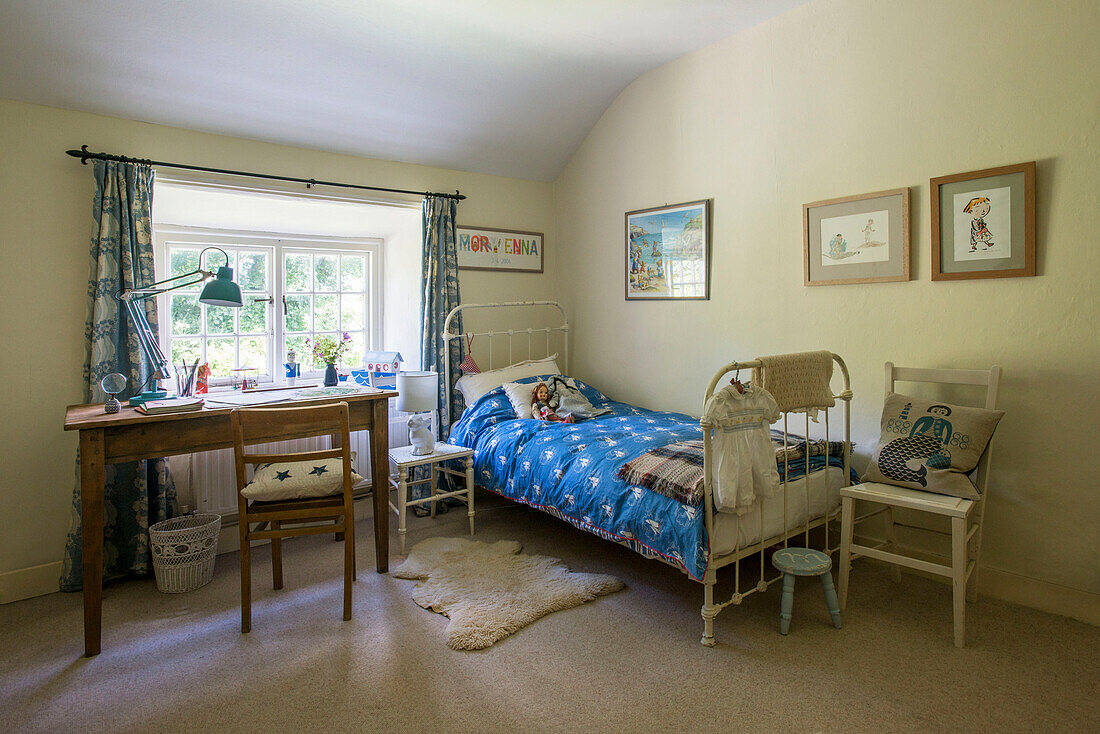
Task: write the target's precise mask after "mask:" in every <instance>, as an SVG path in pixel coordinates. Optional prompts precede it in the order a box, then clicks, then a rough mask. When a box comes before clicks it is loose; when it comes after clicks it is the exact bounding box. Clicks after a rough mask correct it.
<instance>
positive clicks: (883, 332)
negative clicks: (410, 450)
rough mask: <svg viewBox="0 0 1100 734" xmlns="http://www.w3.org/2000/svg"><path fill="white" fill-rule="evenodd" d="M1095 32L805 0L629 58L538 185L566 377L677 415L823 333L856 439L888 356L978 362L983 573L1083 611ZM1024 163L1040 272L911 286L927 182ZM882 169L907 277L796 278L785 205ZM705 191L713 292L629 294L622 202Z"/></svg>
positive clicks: (922, 268)
mask: <svg viewBox="0 0 1100 734" xmlns="http://www.w3.org/2000/svg"><path fill="white" fill-rule="evenodd" d="M1098 28H1100V4H1097V3H1096V2H1094V0H1087V1H1082V2H1060V3H1035V2H1026V1H1013V2H1001V1H1000V0H998V1H997V2H993V1H992V0H990V1H988V2H958V1H957V0H949V1H947V0H929V1H926V2H919V3H894V2H891V3H883V2H881V1H880V0H815V1H814V2H811V3H809V4H807V5H805V6H802V7H800V8H797V9H795V10H793V11H791V12H789V13H786V14H784V15H782V16H779V17H777V18H775V19H773V20H771V21H769V22H767V23H765V24H763V25H761V26H758V27H755V28H752V29H750V30H747V31H744V32H742V33H739V34H737V35H735V36H733V37H731V38H728V39H726V40H723V41H721V42H719V43H717V44H714V45H712V46H710V47H707V48H705V49H703V50H701V51H698V52H696V53H693V54H690V55H689V56H686V57H683V58H681V59H679V60H677V61H674V62H672V63H670V64H668V65H666V66H663V67H661V68H659V69H656V70H654V71H652V72H650V73H648V74H646V75H644V76H642V77H641V78H639V79H638V80H636V81H635V82H634V83H632V84H631V85H630V86H629V87H628V88H627V89H626V90H625V91H624V92H623V93H622V94H621V95H620V96H619V98H618V99H617V100H616V101H615V102H614V103H613V104H612V105H611V106H610V108H609V109H608V110H607V111H606V112H605V114H604V115H603V117H602V119H601V120H600V121H599V123H598V124H597V125H596V126H595V128H594V129H593V130H592V131H591V133H590V134H589V135H588V137H587V139H586V140H585V141H584V142H583V144H582V145H581V146H580V148H579V149H578V151H577V152H576V154H575V155H574V157H573V158H572V160H571V162H570V163H569V164H568V166H567V168H566V170H565V171H564V172H563V174H562V175H561V176H560V178H559V179H558V180H557V181H556V182H555V184H554V196H555V214H556V217H557V229H556V231H557V235H558V239H559V240H560V241H561V242H562V248H563V250H564V253H563V257H564V258H566V259H567V260H568V261H569V266H568V274H569V278H568V281H567V284H566V286H565V288H566V299H567V303H568V305H569V307H570V309H571V312H572V317H573V320H574V323H575V325H576V328H575V331H574V336H575V345H576V349H575V355H576V359H575V361H574V365H575V369H574V372H576V373H577V374H578V375H580V376H581V377H583V378H585V379H588V380H591V381H592V382H593V383H595V384H596V385H597V386H599V387H600V388H601V389H603V390H604V391H607V392H609V393H611V394H613V395H614V396H616V397H618V398H622V399H626V400H629V401H631V402H639V403H642V404H645V405H651V406H654V407H657V408H663V409H675V410H681V411H686V412H690V413H693V414H698V412H699V411H700V408H701V406H700V403H701V396H702V392H703V389H704V387H705V384H706V380H707V379H708V378H709V376H710V375H711V373H712V372H713V370H714V369H715V368H717V367H719V366H720V365H722V364H723V363H725V362H727V361H729V360H732V359H737V358H751V357H754V356H758V355H763V354H772V353H777V352H786V351H801V350H808V349H830V350H832V351H835V352H837V353H838V354H840V355H842V356H843V357H844V358H845V360H846V361H847V363H848V365H849V366H850V367H851V371H852V378H853V389H854V391H855V395H856V400H855V403H854V406H853V409H854V427H855V431H854V437H855V440H856V441H858V442H859V444H860V446H859V450H860V451H861V452H862V453H863V454H867V453H869V452H870V451H871V450H872V448H873V446H874V443H875V439H876V438H877V435H878V433H877V421H878V415H879V411H880V409H881V404H882V403H881V394H882V390H883V362H884V361H886V360H888V359H889V360H894V361H895V362H897V363H899V364H903V365H911V366H933V367H946V366H956V367H974V368H977V367H987V366H989V365H990V364H993V363H997V364H999V365H1001V366H1002V367H1003V368H1004V382H1003V387H1002V399H1001V403H1002V407H1004V409H1005V410H1006V411H1007V417H1006V418H1005V420H1004V421H1003V423H1002V426H1001V428H1000V429H999V431H998V434H997V450H996V454H995V463H994V473H993V475H992V479H993V492H994V494H993V495H992V499H991V501H990V503H989V510H988V524H987V528H986V537H985V543H984V557H983V565H984V566H985V567H986V568H988V569H993V570H994V573H993V574H986V578H985V579H984V580H983V585H984V587H985V588H986V589H987V590H991V591H992V592H993V593H996V594H998V595H1001V596H1006V597H1008V598H1015V599H1017V600H1021V601H1025V602H1029V603H1037V604H1039V605H1040V606H1042V605H1043V602H1042V600H1037V599H1036V598H1034V597H1035V596H1036V595H1037V594H1038V595H1046V596H1051V595H1053V596H1058V595H1059V594H1061V595H1063V596H1065V597H1067V598H1071V601H1069V602H1067V603H1066V604H1065V605H1063V606H1062V607H1059V610H1061V611H1066V612H1067V613H1072V614H1076V615H1078V616H1085V617H1089V618H1091V619H1093V620H1094V621H1095V620H1097V619H1100V611H1098V610H1100V602H1098V599H1097V597H1096V596H1095V594H1096V593H1097V592H1100V554H1098V549H1097V539H1098V537H1100V532H1098V531H1097V528H1098V527H1100V493H1098V492H1097V491H1096V485H1097V481H1096V478H1095V475H1094V473H1093V472H1092V471H1091V465H1092V463H1093V462H1092V457H1093V456H1094V454H1095V453H1096V449H1095V446H1094V442H1095V440H1096V438H1097V426H1098V420H1097V416H1098V413H1100V390H1098V387H1097V375H1098V373H1097V364H1100V338H1098V337H1097V332H1096V321H1097V318H1098V316H1100V308H1098V307H1097V301H1096V296H1097V286H1096V283H1097V271H1098V269H1100V248H1098V247H1097V242H1096V239H1097V237H1096V212H1097V208H1098V204H1100V194H1098V192H1100V140H1098V137H1097V132H1098V131H1097V125H1098V120H1100V53H1098V50H1097V49H1098V44H1097V42H1096V37H1095V36H1096V31H1097V29H1098ZM1028 160H1037V161H1038V185H1037V191H1038V207H1037V208H1038V215H1037V216H1038V264H1039V277H1035V278H1012V279H997V280H982V281H978V280H975V281H963V282H948V283H933V282H931V280H930V274H929V273H930V258H931V255H930V251H929V242H930V233H929V204H928V201H929V187H928V179H929V178H930V177H933V176H940V175H945V174H950V173H956V172H962V171H970V170H975V169H980V168H986V167H992V166H999V165H1006V164H1011V163H1017V162H1021V161H1028ZM902 186H910V187H912V204H913V207H912V220H913V224H912V266H913V278H912V281H911V282H908V283H886V284H872V285H848V286H831V287H818V288H807V287H804V286H803V284H802V223H801V213H802V209H801V207H802V204H804V203H806V202H810V201H817V200H820V199H827V198H833V197H838V196H845V195H849V194H860V193H865V192H871V191H878V190H883V189H891V188H896V187H902ZM701 198H712V199H713V200H714V207H713V223H714V230H713V260H712V268H713V269H712V274H711V299H710V300H709V301H706V302H685V303H672V302H651V303H638V302H630V303H627V302H625V301H624V299H623V285H622V278H623V275H622V273H623V247H624V245H623V239H624V234H623V213H624V212H625V211H627V210H630V209H638V208H643V207H648V206H655V205H661V204H665V203H675V202H681V201H690V200H694V199H701ZM908 540H909V541H910V542H912V543H915V544H921V543H922V542H923V541H922V540H921V539H919V538H916V537H910V538H909V539H908ZM996 571H1000V572H1001V573H999V574H998V573H996ZM1031 579H1038V580H1041V581H1044V582H1048V585H1044V586H1042V587H1041V589H1040V590H1039V591H1034V590H1030V591H1029V590H1028V589H1029V586H1031V584H1030V581H1029V580H1031ZM1079 592H1088V593H1084V594H1082V593H1079ZM1074 605H1076V606H1074ZM1088 605H1091V611H1089V610H1088V609H1085V606H1088ZM1055 606H1057V605H1055Z"/></svg>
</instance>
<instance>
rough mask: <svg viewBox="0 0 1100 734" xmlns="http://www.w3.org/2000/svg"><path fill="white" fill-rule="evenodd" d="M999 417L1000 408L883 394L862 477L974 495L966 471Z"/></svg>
mask: <svg viewBox="0 0 1100 734" xmlns="http://www.w3.org/2000/svg"><path fill="white" fill-rule="evenodd" d="M1003 415H1004V411H1003V410H985V409H984V408H970V407H967V406H962V405H950V404H948V403H941V402H935V401H932V400H924V399H922V398H912V397H908V396H906V395H898V394H897V393H887V395H886V403H885V404H884V405H883V407H882V425H881V431H882V433H881V435H880V436H879V440H878V448H877V449H875V453H874V455H873V456H872V457H871V464H870V465H869V466H868V467H867V471H865V472H864V473H863V481H865V482H882V483H884V484H896V485H898V486H901V487H910V488H911V489H922V490H925V491H927V492H935V493H937V494H947V495H951V496H952V497H963V498H966V499H978V496H979V495H978V490H977V488H976V487H975V485H974V482H973V480H972V479H971V478H970V477H969V476H967V474H968V473H970V472H971V471H973V470H974V467H976V466H977V465H978V460H979V459H981V458H982V454H983V453H985V448H986V446H988V445H989V441H990V439H992V438H993V431H994V430H995V429H996V428H997V423H999V422H1000V420H1001V417H1002V416H1003Z"/></svg>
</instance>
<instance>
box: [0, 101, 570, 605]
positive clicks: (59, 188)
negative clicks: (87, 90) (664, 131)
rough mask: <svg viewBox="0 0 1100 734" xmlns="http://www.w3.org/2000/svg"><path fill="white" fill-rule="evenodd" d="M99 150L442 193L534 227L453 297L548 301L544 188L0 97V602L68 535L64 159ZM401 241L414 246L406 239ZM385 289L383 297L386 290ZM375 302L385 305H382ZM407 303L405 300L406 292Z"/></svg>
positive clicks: (54, 572)
mask: <svg viewBox="0 0 1100 734" xmlns="http://www.w3.org/2000/svg"><path fill="white" fill-rule="evenodd" d="M84 143H86V144H87V145H88V146H89V148H90V149H92V150H105V151H108V152H112V153H123V154H127V155H136V156H142V157H149V158H153V159H158V160H168V161H179V162H183V163H193V164H198V165H210V166H216V167H219V168H234V169H240V170H246V171H262V172H265V173H275V174H282V175H290V176H303V177H313V178H320V179H327V180H333V181H347V182H350V183H363V184H368V185H382V186H392V187H397V188H408V189H414V190H424V189H429V190H433V191H454V190H455V189H461V190H462V192H463V193H464V194H466V195H467V196H468V197H469V198H468V199H467V200H466V201H463V202H460V204H459V207H458V212H459V222H460V223H462V222H468V223H473V224H478V225H485V226H495V227H514V228H517V229H524V230H537V231H542V232H545V233H546V238H547V242H548V244H549V245H550V246H549V248H548V252H547V254H546V273H545V274H543V275H532V274H499V273H484V272H473V271H470V272H466V271H464V272H463V273H462V275H461V288H462V292H463V300H465V301H473V300H483V299H490V298H491V299H493V300H513V299H520V298H549V297H555V295H556V292H555V286H554V283H555V273H556V272H557V267H558V264H559V263H558V260H557V258H556V257H555V252H556V248H555V245H554V243H555V238H554V235H553V231H552V229H553V221H552V211H551V187H550V184H549V183H543V182H531V181H520V180H517V179H508V178H501V177H496V176H487V175H481V174H473V173H464V172H461V171H450V170H443V169H436V168H428V167H424V166H416V165H409V164H402V163H393V162H386V161H378V160H369V159H365V158H358V157H354V156H347V155H335V154H329V153H322V152H318V151H314V150H305V149H300V148H290V147H284V146H278V145H272V144H268V143H262V142H255V141H246V140H241V139H237V138H229V137H223V136H217V135H208V134H204V133H198V132H193V131H188V130H181V129H177V128H170V127H164V126H160V125H150V124H145V123H140V122H133V121H127V120H119V119H113V118H109V117H101V116H97V115H90V114H84V113H79V112H71V111H65V110H59V109H53V108H48V107H41V106H36V105H29V104H23V103H19V102H12V101H7V100H0V223H2V227H0V243H2V244H0V294H3V295H2V296H0V299H2V300H0V344H2V347H0V411H2V414H3V416H4V420H5V422H6V423H7V425H8V428H7V430H5V431H4V432H3V434H4V440H3V447H2V449H0V602H3V601H6V600H10V599H12V598H18V597H19V596H23V595H27V594H29V593H44V592H46V591H50V590H53V589H56V588H57V586H56V581H57V577H58V574H59V565H58V562H59V560H60V558H61V555H62V550H63V546H64V540H65V533H66V532H67V530H68V527H69V508H70V503H71V500H72V489H73V482H74V477H75V473H74V468H75V464H74V459H75V456H76V437H75V436H74V435H73V434H67V433H63V432H62V430H61V424H62V419H63V417H64V411H65V406H66V405H67V404H69V403H77V402H80V399H81V377H80V375H81V362H82V360H83V330H84V318H85V307H86V303H85V300H86V299H85V292H86V287H87V280H88V240H89V234H90V228H91V201H92V191H93V186H92V177H91V169H90V168H88V167H83V166H81V165H80V163H79V162H78V161H76V160H75V159H73V158H70V157H68V156H66V155H65V154H64V151H65V150H67V149H69V148H77V147H80V145H81V144H84ZM399 244H400V246H404V247H413V248H416V249H417V250H418V249H419V247H420V243H419V241H417V242H402V243H399ZM389 295H392V294H389ZM390 300H391V299H390V298H387V301H390ZM405 300H406V301H407V304H408V307H409V308H417V307H418V303H419V298H418V295H417V294H416V293H415V292H410V293H409V294H407V298H406V299H405Z"/></svg>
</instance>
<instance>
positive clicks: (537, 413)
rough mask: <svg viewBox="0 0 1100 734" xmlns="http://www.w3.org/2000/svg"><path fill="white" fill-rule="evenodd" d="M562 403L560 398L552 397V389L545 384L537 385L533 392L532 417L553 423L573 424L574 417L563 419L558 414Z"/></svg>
mask: <svg viewBox="0 0 1100 734" xmlns="http://www.w3.org/2000/svg"><path fill="white" fill-rule="evenodd" d="M560 402H561V400H560V398H558V397H556V396H554V397H551V396H550V388H549V387H547V386H546V383H545V382H539V383H536V384H535V389H534V390H532V391H531V417H532V418H534V419H535V420H539V421H549V422H551V423H573V422H574V420H573V416H571V415H570V416H566V417H565V418H562V417H561V416H560V415H558V414H557V412H556V409H557V407H558V405H559V404H560Z"/></svg>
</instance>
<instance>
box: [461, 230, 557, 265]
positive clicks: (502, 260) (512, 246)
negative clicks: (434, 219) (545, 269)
mask: <svg viewBox="0 0 1100 734" xmlns="http://www.w3.org/2000/svg"><path fill="white" fill-rule="evenodd" d="M455 237H456V238H457V241H456V242H455V250H456V252H457V254H458V269H459V270H506V271H511V272H515V273H541V272H542V250H543V245H544V243H543V235H542V232H524V231H522V230H518V229H493V228H492V227H464V226H461V225H458V226H456V227H455Z"/></svg>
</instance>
